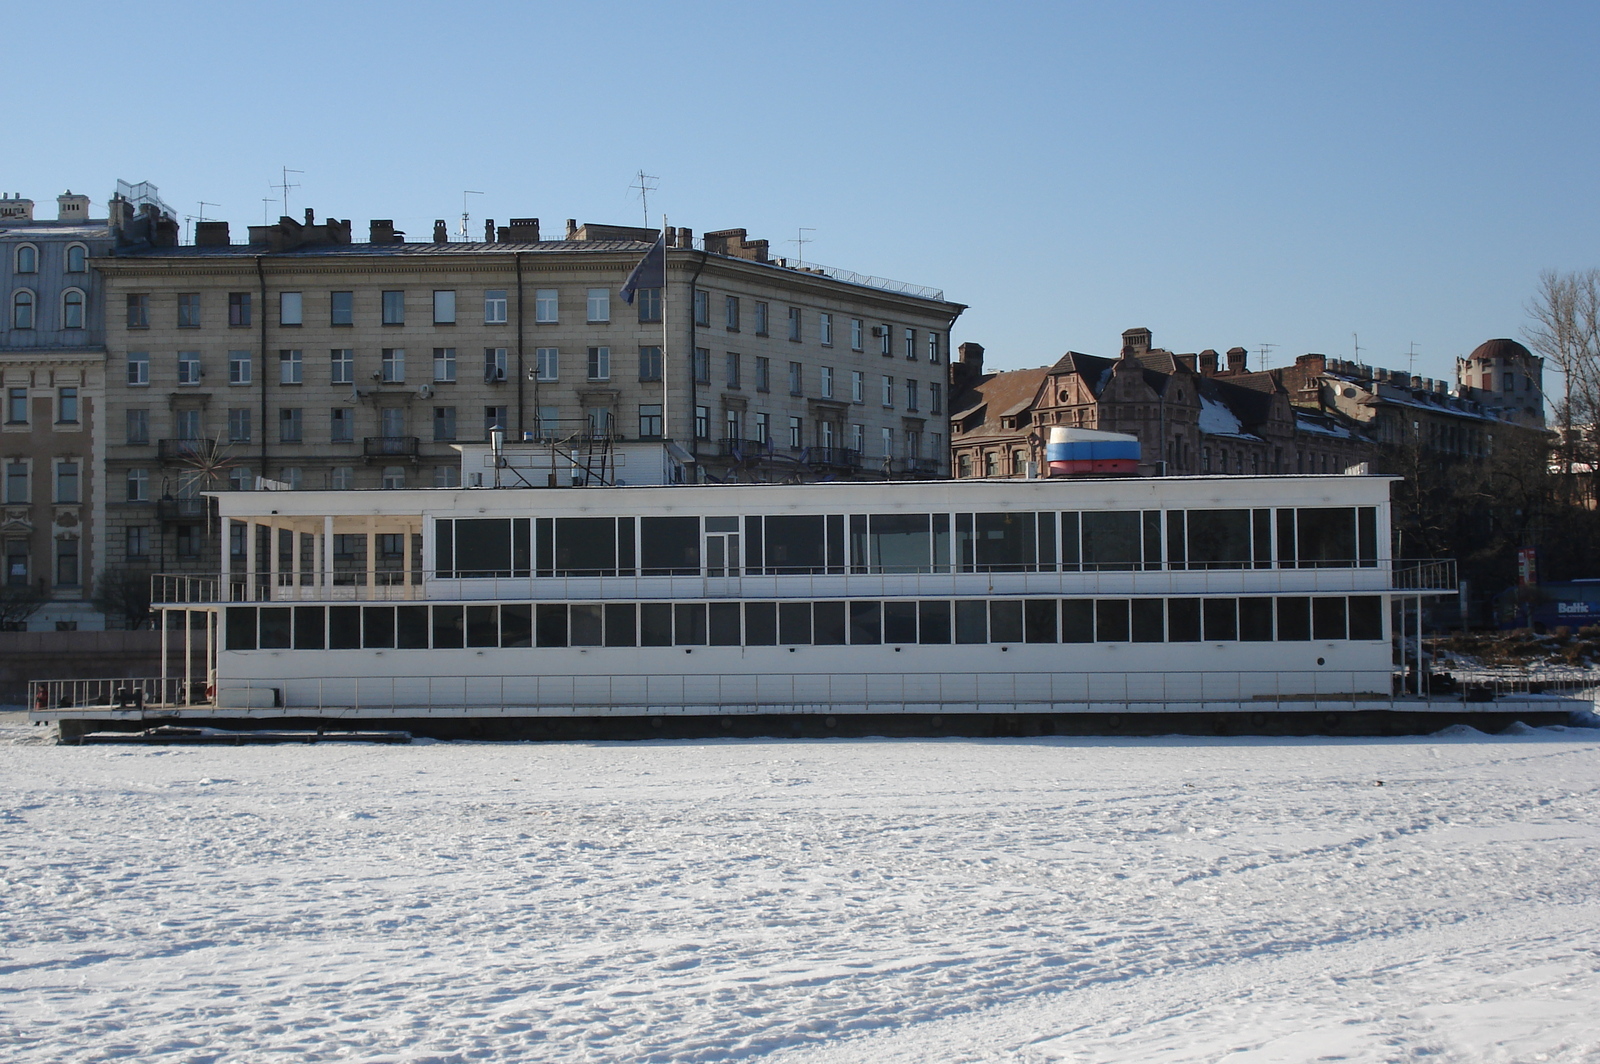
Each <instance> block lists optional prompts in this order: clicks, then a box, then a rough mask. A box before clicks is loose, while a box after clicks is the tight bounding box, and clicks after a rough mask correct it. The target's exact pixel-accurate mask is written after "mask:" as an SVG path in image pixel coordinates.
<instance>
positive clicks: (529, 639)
mask: <svg viewBox="0 0 1600 1064" xmlns="http://www.w3.org/2000/svg"><path fill="white" fill-rule="evenodd" d="M500 645H501V646H503V647H531V646H533V606H531V605H530V604H528V603H526V602H506V603H502V604H501V606H500Z"/></svg>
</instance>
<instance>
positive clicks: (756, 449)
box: [717, 436, 772, 461]
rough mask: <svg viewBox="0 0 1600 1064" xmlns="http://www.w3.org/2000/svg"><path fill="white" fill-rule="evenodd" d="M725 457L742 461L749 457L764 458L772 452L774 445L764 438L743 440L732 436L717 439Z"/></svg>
mask: <svg viewBox="0 0 1600 1064" xmlns="http://www.w3.org/2000/svg"><path fill="white" fill-rule="evenodd" d="M717 445H718V446H719V447H720V448H721V454H722V457H724V458H732V459H734V460H736V461H741V460H744V459H747V458H764V457H766V456H767V455H769V454H771V453H772V446H771V445H770V444H768V443H767V442H766V441H764V440H743V439H737V438H735V437H732V436H728V437H724V438H723V439H721V440H718V441H717Z"/></svg>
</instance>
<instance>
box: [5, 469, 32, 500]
mask: <svg viewBox="0 0 1600 1064" xmlns="http://www.w3.org/2000/svg"><path fill="white" fill-rule="evenodd" d="M27 502H28V463H26V462H22V461H18V460H16V459H13V460H11V461H9V462H7V463H6V503H7V504H8V505H12V506H22V505H25V504H26V503H27Z"/></svg>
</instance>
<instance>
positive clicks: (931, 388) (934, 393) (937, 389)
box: [928, 381, 944, 414]
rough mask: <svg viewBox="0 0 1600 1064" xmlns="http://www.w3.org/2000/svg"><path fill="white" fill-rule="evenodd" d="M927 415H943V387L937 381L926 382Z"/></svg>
mask: <svg viewBox="0 0 1600 1064" xmlns="http://www.w3.org/2000/svg"><path fill="white" fill-rule="evenodd" d="M928 413H930V414H942V413H944V385H942V384H940V383H939V382H938V381H929V382H928Z"/></svg>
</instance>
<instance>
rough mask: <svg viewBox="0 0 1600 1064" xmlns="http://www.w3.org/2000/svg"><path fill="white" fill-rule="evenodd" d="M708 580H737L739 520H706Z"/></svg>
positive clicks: (715, 518)
mask: <svg viewBox="0 0 1600 1064" xmlns="http://www.w3.org/2000/svg"><path fill="white" fill-rule="evenodd" d="M705 558H706V578H707V579H708V580H730V579H736V578H737V577H738V576H739V574H740V560H739V519H738V518H737V517H708V518H706V552H705Z"/></svg>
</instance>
